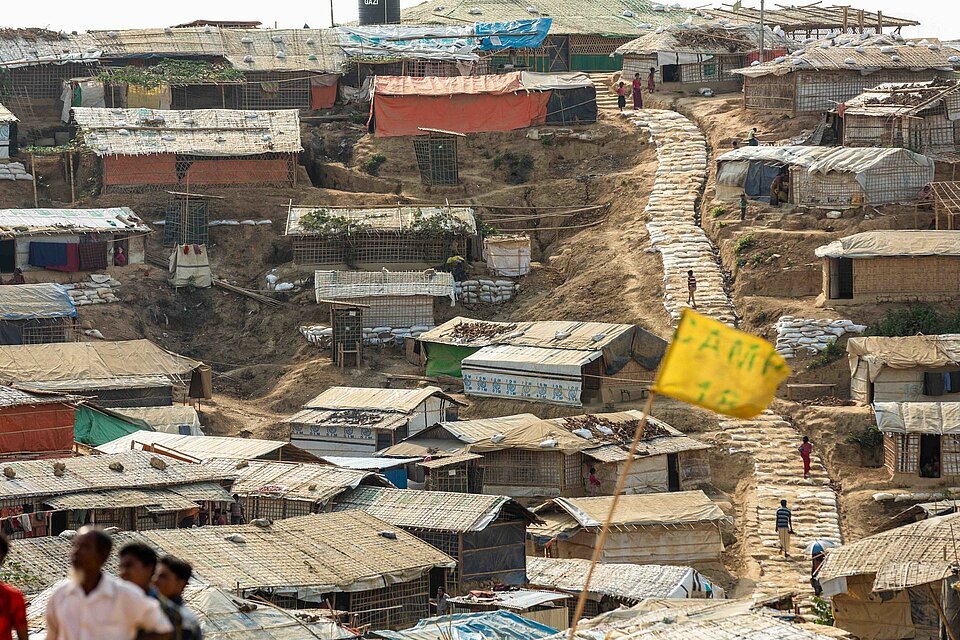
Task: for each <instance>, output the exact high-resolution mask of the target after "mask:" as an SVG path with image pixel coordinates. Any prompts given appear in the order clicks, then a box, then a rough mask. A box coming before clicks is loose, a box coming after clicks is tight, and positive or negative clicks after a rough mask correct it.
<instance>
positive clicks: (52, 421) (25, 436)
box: [0, 403, 73, 455]
mask: <svg viewBox="0 0 960 640" xmlns="http://www.w3.org/2000/svg"><path fill="white" fill-rule="evenodd" d="M72 450H73V406H71V405H69V404H66V403H51V404H42V405H18V406H13V407H5V408H3V409H0V454H7V455H10V454H15V453H61V454H63V453H69V452H70V451H72Z"/></svg>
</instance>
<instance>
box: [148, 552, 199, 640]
mask: <svg viewBox="0 0 960 640" xmlns="http://www.w3.org/2000/svg"><path fill="white" fill-rule="evenodd" d="M192 575H193V567H191V566H190V564H189V563H188V562H185V561H184V560H181V559H179V558H175V557H173V556H164V557H162V558H160V560H159V561H158V562H157V570H156V572H155V573H154V574H153V587H154V589H156V590H157V592H159V594H160V596H161V597H162V598H166V600H167V601H168V602H169V603H170V604H171V605H172V606H171V609H172V610H173V611H175V615H171V616H170V622H172V623H173V638H174V640H203V632H202V631H201V630H200V620H199V619H198V618H197V616H196V614H195V613H194V612H193V611H191V610H190V609H189V608H187V606H186V605H185V604H184V602H183V590H184V589H186V588H187V583H188V582H190V577H191V576H192Z"/></svg>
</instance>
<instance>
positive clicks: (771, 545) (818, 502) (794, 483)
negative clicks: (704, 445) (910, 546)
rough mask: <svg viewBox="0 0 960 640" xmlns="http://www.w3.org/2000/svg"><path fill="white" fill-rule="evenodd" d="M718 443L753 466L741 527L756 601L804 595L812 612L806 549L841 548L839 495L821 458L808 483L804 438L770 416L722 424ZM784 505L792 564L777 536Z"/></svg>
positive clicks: (816, 458) (814, 462) (813, 460)
mask: <svg viewBox="0 0 960 640" xmlns="http://www.w3.org/2000/svg"><path fill="white" fill-rule="evenodd" d="M720 428H721V429H722V430H723V431H722V433H721V434H720V436H719V438H718V442H719V444H720V445H721V446H723V447H725V448H726V447H728V448H729V452H730V454H731V455H736V454H737V453H743V452H746V453H748V454H749V455H750V456H751V457H752V458H753V462H754V477H755V480H756V486H755V488H754V489H753V493H752V495H751V496H750V498H748V499H747V501H746V503H745V505H744V508H743V512H742V514H741V518H742V521H741V522H740V523H738V528H739V529H740V532H741V536H743V539H744V545H743V548H744V555H745V556H747V557H748V558H751V559H752V560H753V561H754V562H756V564H757V565H758V566H759V569H760V575H759V577H758V578H757V580H756V586H755V589H754V598H757V599H760V598H766V597H770V596H775V595H778V594H784V593H788V592H791V591H799V592H800V600H801V603H802V607H803V608H804V609H807V608H809V606H810V604H811V602H810V598H811V597H812V596H813V588H812V587H811V585H810V564H811V562H810V558H809V557H808V556H807V555H805V554H804V551H803V550H804V547H806V546H807V544H808V543H810V542H812V541H813V540H832V541H833V542H837V543H839V542H841V534H840V514H839V512H838V511H837V494H836V492H835V491H834V490H833V488H832V487H831V486H830V477H829V475H828V474H827V469H826V467H825V466H824V465H823V461H822V460H821V458H820V456H818V455H816V454H817V450H816V447H815V448H814V455H813V456H812V457H811V466H810V478H809V479H804V477H803V463H802V461H801V459H800V454H799V453H798V452H797V447H798V446H800V435H799V434H798V433H797V430H796V429H795V428H794V427H793V426H792V425H791V424H790V423H789V422H787V421H786V420H784V419H783V418H782V417H781V416H779V415H777V414H775V413H772V412H770V411H766V412H764V413H763V414H761V415H759V416H757V417H756V418H754V419H753V420H734V419H730V420H721V422H720ZM780 500H786V501H787V506H788V507H789V508H790V510H791V511H792V512H793V530H794V534H795V535H794V536H793V537H792V539H791V541H790V542H791V547H792V548H791V549H790V555H791V557H790V558H784V557H783V556H781V555H780V542H779V539H778V537H777V532H776V528H775V525H776V511H777V508H778V507H779V506H780Z"/></svg>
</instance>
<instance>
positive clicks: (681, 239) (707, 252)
mask: <svg viewBox="0 0 960 640" xmlns="http://www.w3.org/2000/svg"><path fill="white" fill-rule="evenodd" d="M625 115H627V117H628V118H629V119H630V121H631V122H633V123H634V124H636V125H637V126H640V127H643V128H645V129H647V130H648V131H649V132H650V135H651V136H652V138H653V141H654V142H655V143H656V145H657V159H658V160H659V165H658V167H657V173H656V178H655V180H654V183H653V188H652V190H651V191H650V197H649V199H648V200H647V207H646V209H645V211H646V212H647V213H648V214H649V215H650V221H649V222H648V223H647V231H648V232H649V233H650V243H651V244H652V245H653V248H654V249H655V250H656V251H658V252H659V253H660V255H661V256H662V258H663V287H664V301H663V306H664V307H665V308H666V309H667V313H669V314H670V317H671V320H672V322H673V324H674V325H676V324H677V322H678V321H679V320H680V312H681V311H682V310H683V308H684V307H686V306H688V305H687V271H688V270H691V269H692V270H693V272H694V275H695V276H696V279H697V294H696V302H697V311H699V312H700V313H702V314H704V315H706V316H709V317H711V318H714V319H716V320H719V321H721V322H725V323H727V324H729V325H735V324H736V321H737V314H736V310H735V309H734V307H733V303H732V302H731V300H730V297H729V296H728V295H727V292H726V291H725V290H724V287H723V274H722V273H721V271H720V264H719V262H718V258H717V254H716V252H715V250H714V247H713V243H711V242H710V239H709V238H707V234H706V233H704V231H703V229H701V228H700V227H699V226H698V225H697V223H696V213H697V200H698V198H699V197H700V191H701V189H702V188H703V184H704V182H705V181H706V178H707V143H706V140H705V139H704V137H703V134H702V133H700V130H699V129H698V128H697V126H696V125H695V124H693V123H692V122H690V121H689V120H688V119H687V118H685V117H684V116H682V115H680V114H679V113H677V112H676V111H664V110H660V109H641V110H639V111H629V112H625Z"/></svg>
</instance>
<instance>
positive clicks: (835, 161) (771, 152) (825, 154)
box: [717, 145, 933, 177]
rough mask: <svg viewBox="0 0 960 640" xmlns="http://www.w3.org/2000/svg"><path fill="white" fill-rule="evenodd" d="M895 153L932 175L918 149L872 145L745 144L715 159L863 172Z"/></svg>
mask: <svg viewBox="0 0 960 640" xmlns="http://www.w3.org/2000/svg"><path fill="white" fill-rule="evenodd" d="M894 156H897V159H898V160H903V159H904V158H909V159H910V161H912V162H913V163H914V164H916V165H917V166H921V167H929V168H930V171H931V177H932V175H933V173H932V172H933V160H931V159H930V158H928V157H926V156H922V155H920V154H918V153H914V152H912V151H908V150H907V149H900V148H875V147H809V146H784V147H775V146H771V145H763V146H756V147H751V146H744V147H740V148H739V149H734V150H733V151H728V152H726V153H724V154H723V155H721V156H720V157H719V158H717V163H722V162H736V161H744V160H747V161H750V160H762V161H766V162H779V163H782V164H790V165H798V166H801V167H804V168H806V169H807V170H808V171H810V172H811V173H828V172H830V171H849V172H851V173H857V174H859V173H863V172H865V171H869V170H870V169H872V168H874V167H876V166H878V165H880V164H882V163H883V162H885V161H887V160H890V159H892V158H893V157H894Z"/></svg>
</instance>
